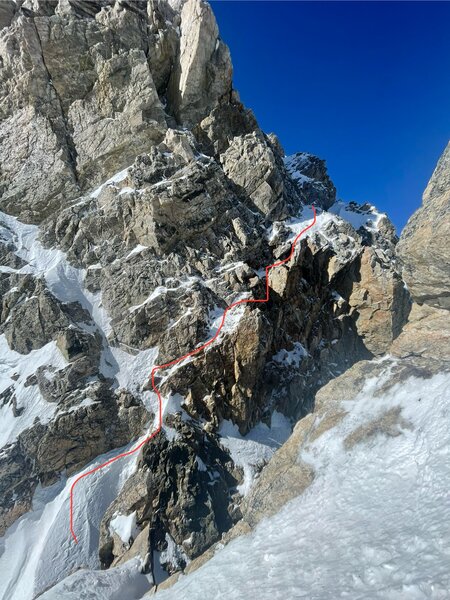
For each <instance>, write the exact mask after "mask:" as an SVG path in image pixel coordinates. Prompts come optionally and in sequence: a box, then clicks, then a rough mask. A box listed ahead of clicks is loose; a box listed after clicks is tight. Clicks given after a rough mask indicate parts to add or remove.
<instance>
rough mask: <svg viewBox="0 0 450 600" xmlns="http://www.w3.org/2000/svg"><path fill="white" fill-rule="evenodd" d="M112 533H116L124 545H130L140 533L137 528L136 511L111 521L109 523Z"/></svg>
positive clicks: (117, 516)
mask: <svg viewBox="0 0 450 600" xmlns="http://www.w3.org/2000/svg"><path fill="white" fill-rule="evenodd" d="M109 530H110V532H111V533H113V532H114V533H116V534H117V535H118V536H119V537H120V539H121V540H122V542H123V543H124V544H129V543H130V540H131V539H135V538H136V536H137V534H138V533H139V529H138V527H137V526H136V511H134V512H132V513H130V514H129V515H121V514H118V515H116V516H114V518H113V519H111V521H110V523H109Z"/></svg>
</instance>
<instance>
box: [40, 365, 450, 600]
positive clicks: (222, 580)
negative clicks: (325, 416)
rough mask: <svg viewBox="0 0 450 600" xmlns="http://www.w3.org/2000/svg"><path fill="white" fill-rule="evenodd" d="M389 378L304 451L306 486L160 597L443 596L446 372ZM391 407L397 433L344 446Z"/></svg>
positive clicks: (446, 574) (446, 581) (449, 549)
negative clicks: (311, 471)
mask: <svg viewBox="0 0 450 600" xmlns="http://www.w3.org/2000/svg"><path fill="white" fill-rule="evenodd" d="M387 377H388V368H387V369H386V377H385V378H384V379H383V378H380V379H378V380H375V379H374V380H370V381H367V383H366V385H365V387H364V389H363V391H362V392H361V393H360V394H359V395H358V396H357V397H356V398H355V399H354V400H352V401H351V402H347V403H344V407H345V409H346V410H347V411H348V413H347V415H346V417H345V418H344V419H343V421H342V422H341V423H340V424H339V425H338V426H336V427H335V428H333V429H331V430H330V431H329V432H327V433H325V434H323V435H322V436H321V437H320V438H318V440H317V441H316V442H315V443H313V444H311V445H309V446H308V447H306V448H304V449H303V450H302V458H303V460H305V461H307V462H309V463H310V464H313V465H314V467H315V469H316V473H317V475H316V479H315V481H314V483H313V484H312V485H311V487H310V488H309V489H308V490H307V491H306V492H305V493H304V494H303V495H302V496H300V497H298V498H296V499H295V500H293V501H291V502H290V503H289V504H288V505H286V506H285V507H284V508H283V509H282V510H281V511H280V512H279V513H278V514H277V515H275V516H274V517H271V518H269V519H266V520H264V521H262V522H261V523H260V524H259V525H258V527H257V528H256V530H255V531H254V532H253V533H251V534H249V535H247V536H244V537H241V538H239V539H237V540H234V541H233V542H231V543H230V544H229V545H228V546H226V547H225V548H223V549H222V550H219V551H217V552H216V555H215V556H214V558H212V559H211V560H210V561H208V562H207V563H206V564H205V565H204V566H203V567H201V568H200V569H199V570H198V571H196V572H195V573H193V574H191V575H188V576H182V578H181V579H180V580H179V581H178V582H177V583H176V584H175V586H174V587H173V588H172V589H170V590H167V591H160V592H158V593H157V597H158V598H160V599H161V600H185V599H186V600H196V599H198V600H213V599H217V600H219V599H221V598H250V597H258V598H261V599H262V600H274V599H276V598H279V599H280V600H285V599H286V598H305V599H308V600H312V599H317V600H318V599H324V600H325V599H335V598H341V597H342V598H352V599H356V598H360V599H363V598H364V599H367V600H368V599H375V598H376V599H380V600H381V599H383V600H396V599H399V598H402V599H408V600H409V599H414V600H422V599H424V598H433V599H446V598H448V590H449V589H450V570H449V564H450V498H449V489H450V461H449V448H450V421H449V419H448V407H449V401H450V397H449V389H450V375H448V374H446V375H443V374H442V375H436V376H434V377H433V378H432V379H430V380H421V379H418V378H410V379H408V380H407V381H405V382H404V383H403V384H400V385H396V386H394V387H393V388H391V389H390V390H389V391H388V392H386V393H383V394H380V388H381V387H382V385H383V383H385V381H386V378H387ZM396 407H401V410H402V412H401V414H402V417H403V419H404V426H403V427H402V428H401V430H400V431H399V432H397V433H398V434H396V435H392V436H388V437H386V436H385V435H383V434H381V433H380V434H379V435H373V436H371V437H369V438H368V439H367V440H365V441H364V442H362V443H359V444H356V445H355V446H354V447H353V448H352V449H349V450H345V449H344V446H343V440H344V439H345V438H346V436H347V435H348V434H349V433H351V432H352V431H354V430H355V428H356V427H358V426H363V425H364V424H366V423H368V422H369V421H370V420H371V419H373V418H374V417H376V416H377V415H378V414H380V412H383V411H385V410H386V409H390V408H396ZM115 577H116V575H115V571H114V569H113V570H112V571H111V573H110V574H109V576H107V575H106V574H105V573H97V575H96V576H94V575H93V574H92V573H86V572H83V571H80V572H79V573H76V574H74V575H72V576H71V577H70V578H68V579H67V580H66V581H64V582H63V583H61V584H59V585H58V586H56V587H55V588H54V589H53V590H52V591H50V592H48V593H47V594H44V595H43V596H42V600H59V599H61V600H75V599H76V598H80V597H81V594H82V593H87V592H88V591H89V590H90V592H89V593H90V595H89V598H92V600H94V599H99V600H100V599H102V600H103V599H104V598H105V599H106V597H107V596H106V594H105V593H104V592H103V591H102V590H101V589H99V590H98V592H97V591H93V584H95V585H99V586H100V585H102V584H103V582H104V581H105V578H106V580H108V581H109V580H111V581H114V578H115ZM108 585H110V584H108ZM107 589H109V588H107ZM110 597H114V598H115V597H116V596H110ZM129 597H130V598H134V597H135V596H134V595H133V594H131V595H130V596H129Z"/></svg>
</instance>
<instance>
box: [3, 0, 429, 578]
mask: <svg viewBox="0 0 450 600" xmlns="http://www.w3.org/2000/svg"><path fill="white" fill-rule="evenodd" d="M0 24H1V26H2V27H3V28H2V29H1V31H0V56H1V59H2V61H0V64H1V69H0V98H1V103H0V144H1V152H0V174H1V180H0V208H1V209H2V211H4V212H2V213H1V214H0V271H1V272H0V341H1V343H2V344H4V345H5V347H7V348H9V351H10V353H11V357H12V358H11V363H12V364H14V367H11V368H9V366H8V368H7V369H6V371H5V380H4V381H3V380H2V387H1V392H0V408H1V409H2V410H4V411H5V414H6V416H7V417H8V419H10V420H11V421H12V422H13V427H12V431H11V432H10V433H11V435H10V436H9V437H8V438H7V439H8V441H7V443H5V446H4V448H3V453H2V454H1V456H0V492H1V497H2V500H1V503H0V532H3V531H4V530H5V528H7V527H8V526H9V525H11V524H12V523H13V522H14V521H15V520H16V519H17V518H19V517H20V516H21V515H22V514H23V513H25V512H26V511H28V510H29V509H30V507H31V502H32V498H33V494H34V491H35V489H36V486H37V485H38V484H41V485H43V486H46V485H50V484H52V483H54V482H55V481H57V480H58V478H60V477H61V476H63V475H64V474H72V473H76V472H78V471H79V470H80V469H81V468H82V467H84V466H85V465H86V464H87V463H88V462H89V461H91V460H93V459H94V458H95V457H98V456H99V455H100V454H102V453H104V452H107V451H109V450H111V449H113V448H118V447H120V446H123V445H125V444H128V443H130V442H131V441H132V440H133V439H135V438H137V437H138V436H140V435H142V434H144V433H145V432H149V431H150V430H151V428H155V427H156V426H157V425H158V420H157V419H155V418H154V415H152V413H151V411H152V410H154V409H156V408H157V405H156V398H155V397H154V395H153V394H152V392H151V389H152V388H151V384H150V382H149V381H148V374H149V373H150V371H151V367H152V365H153V363H154V364H163V363H167V362H171V361H173V360H174V359H177V358H178V357H180V356H182V355H185V354H186V353H187V352H190V351H191V350H193V349H194V348H196V347H199V346H200V345H202V344H204V343H205V342H206V341H207V340H209V339H211V338H212V337H213V336H214V335H215V333H216V332H217V329H218V327H219V325H220V323H221V318H222V314H223V311H224V310H225V308H226V307H227V306H229V305H230V304H231V303H234V302H236V301H238V300H244V299H247V300H261V299H263V298H264V297H265V294H266V279H265V271H264V267H265V266H266V265H270V264H273V263H275V262H279V261H283V259H284V258H286V257H287V256H288V255H289V252H290V248H291V244H292V241H293V239H294V238H295V236H296V235H297V234H298V232H299V231H300V230H301V229H302V228H304V227H305V226H306V225H307V224H309V223H310V222H311V220H312V212H311V210H310V209H309V208H308V206H309V205H310V204H312V203H314V205H315V206H316V208H317V212H318V218H317V225H316V226H315V228H314V229H312V230H310V231H309V232H308V236H305V238H306V239H302V240H301V242H299V243H298V244H297V248H296V250H295V253H294V254H293V255H292V256H291V257H290V259H289V261H287V262H286V263H285V264H283V265H282V266H279V267H278V268H277V269H274V270H272V271H271V273H270V277H269V281H268V288H269V292H270V294H269V296H270V298H269V301H268V302H267V303H254V304H247V305H241V306H239V307H236V308H235V309H233V311H230V313H229V315H228V318H227V321H226V323H225V326H224V328H223V329H222V331H221V333H220V335H218V337H217V339H216V340H215V342H214V344H211V345H210V346H208V349H207V351H205V352H201V353H199V354H197V355H195V356H192V357H190V359H189V360H185V361H184V362H183V363H180V364H178V365H176V366H175V368H171V369H162V370H160V371H158V376H159V377H158V386H159V389H160V390H161V393H162V395H163V397H164V400H167V406H166V404H164V406H165V409H164V410H165V412H164V415H163V416H164V419H163V423H162V426H163V427H162V430H161V431H160V432H159V433H158V435H157V436H156V437H155V438H153V439H152V440H151V441H150V442H149V443H148V444H146V445H145V446H144V448H143V449H142V451H141V453H140V455H139V461H138V465H137V468H136V471H135V472H134V474H133V475H132V476H131V478H130V479H129V480H128V481H127V482H126V484H125V485H124V487H123V490H122V492H121V493H120V494H119V496H118V497H117V498H116V499H115V500H114V502H113V503H112V504H111V506H110V507H109V508H108V510H107V511H106V513H105V515H104V518H103V520H102V524H101V528H100V529H101V531H100V541H99V555H100V559H101V562H102V565H103V566H104V567H105V568H106V567H109V566H111V565H117V564H121V563H123V562H126V561H127V560H128V559H129V558H132V557H136V556H140V557H141V559H142V565H143V567H142V568H143V569H144V570H145V571H146V572H149V573H150V572H153V571H155V572H156V571H157V568H158V565H156V564H155V561H156V560H158V557H159V560H160V564H161V565H162V566H163V567H164V568H165V569H166V570H167V571H168V572H169V573H172V572H175V571H177V570H179V569H182V568H184V567H185V566H186V565H187V564H188V562H189V561H190V560H192V561H193V563H192V564H199V562H196V563H194V561H201V560H202V556H204V553H205V552H206V551H208V548H211V547H212V545H213V544H214V543H215V542H217V541H218V540H220V539H222V537H223V536H224V535H227V533H226V532H227V531H228V530H230V529H231V531H234V532H236V531H242V529H241V530H240V529H239V527H240V526H241V527H243V528H244V529H245V530H248V528H249V527H250V526H253V524H254V523H256V522H257V521H258V520H259V519H260V518H261V517H262V516H263V515H264V514H265V510H266V505H267V506H269V505H270V507H271V509H270V510H276V508H277V507H279V506H280V505H281V504H282V502H284V501H285V500H286V499H288V498H289V495H290V494H291V493H292V491H293V490H297V493H300V491H301V490H302V489H304V488H306V487H307V486H308V485H309V484H310V482H311V481H312V479H313V477H314V473H313V472H312V470H310V469H309V468H307V467H306V466H305V465H299V464H297V463H296V462H295V456H294V455H295V448H296V444H297V443H300V442H299V440H300V439H301V438H302V436H303V435H306V434H305V431H304V429H302V428H304V427H306V426H307V424H308V422H310V421H308V419H311V417H310V416H306V417H305V419H303V420H302V421H301V422H300V426H297V429H296V430H295V433H294V438H295V440H297V441H294V442H291V443H290V446H289V445H288V446H286V447H285V448H284V450H282V451H280V453H279V454H278V455H277V456H278V458H277V459H275V460H276V461H277V460H278V461H281V462H280V464H282V462H283V461H287V462H289V466H288V468H287V470H286V474H285V476H283V477H282V478H281V480H280V491H279V496H278V497H277V498H275V497H273V498H272V492H273V488H274V486H275V483H274V479H273V478H274V474H275V472H276V470H277V467H276V464H278V463H276V464H275V463H274V465H275V466H273V465H272V466H270V465H269V467H268V469H267V470H266V471H263V474H262V475H261V483H260V485H259V487H258V488H255V491H254V492H252V495H251V496H250V497H249V498H248V499H247V500H245V501H243V498H242V495H241V493H239V492H238V488H237V486H239V485H240V484H241V483H242V482H243V480H244V473H243V471H242V468H241V467H239V466H238V462H239V461H238V459H237V458H236V456H233V453H232V452H231V453H230V451H229V450H227V449H226V448H225V444H224V441H223V439H222V437H221V433H220V431H221V427H222V426H223V425H224V422H225V421H229V422H230V423H228V425H231V426H235V427H236V430H239V432H240V434H241V435H246V434H247V433H248V432H249V430H251V429H252V427H253V426H255V425H257V424H261V422H263V423H267V424H270V423H271V419H272V416H273V415H274V413H275V411H278V412H281V413H283V415H285V416H286V417H287V418H288V419H290V420H291V421H292V423H294V422H295V421H296V420H297V419H299V418H300V417H304V416H305V415H308V414H309V413H310V412H311V411H312V410H313V409H314V406H315V403H316V404H317V403H318V402H319V400H318V398H319V399H320V397H319V396H318V395H317V394H316V393H317V391H318V390H319V388H322V387H323V386H324V385H325V384H327V382H329V381H330V380H333V379H335V378H336V377H337V376H339V375H341V374H342V373H345V372H346V371H348V369H350V368H351V367H352V365H353V364H354V363H355V362H357V361H360V360H361V359H370V358H372V357H373V356H374V355H375V356H381V355H382V354H383V353H385V352H386V351H387V350H388V349H389V347H390V345H391V343H392V341H393V340H395V343H396V344H397V346H396V348H397V350H396V352H397V351H398V352H399V353H402V352H404V344H407V343H408V341H407V337H406V338H405V337H404V336H405V335H406V336H407V335H408V334H407V333H406V332H407V331H408V329H407V328H405V329H404V331H403V333H402V334H401V335H400V336H399V334H400V332H401V330H402V327H403V325H404V323H405V322H406V320H407V317H408V312H409V309H410V299H409V295H408V292H407V291H406V290H405V287H404V285H403V282H402V280H401V277H400V275H399V272H398V271H399V269H398V267H397V263H396V260H395V244H396V242H397V240H396V237H395V232H394V231H393V227H392V225H391V224H390V222H389V221H388V219H387V218H384V219H383V218H382V219H379V220H378V221H377V220H376V219H375V217H374V214H375V212H374V211H375V209H373V207H367V206H362V207H358V206H356V205H349V207H347V209H346V210H347V212H348V213H349V214H350V215H351V216H352V217H354V222H355V223H360V225H358V224H355V225H351V224H350V222H347V221H346V220H345V218H341V217H339V210H340V208H342V207H340V208H339V207H338V208H339V210H338V209H337V208H336V204H339V203H336V204H335V200H336V190H335V188H334V185H333V183H332V182H331V180H330V178H329V176H328V174H327V171H326V167H325V163H324V161H323V160H321V159H319V158H317V157H314V156H312V155H309V154H306V153H298V154H296V155H294V156H293V157H287V158H286V157H285V156H284V151H283V149H282V147H281V144H280V142H279V141H278V139H277V138H276V136H275V135H273V134H270V135H266V134H265V133H264V132H262V131H261V130H260V128H259V127H258V124H257V122H256V119H255V117H254V115H253V114H252V112H251V111H250V110H248V109H246V108H245V107H244V106H243V105H242V104H241V103H240V101H239V98H238V95H237V93H236V91H235V90H233V89H232V85H231V62H230V57H229V54H228V50H227V48H226V46H225V45H224V44H223V42H222V41H221V40H220V38H219V36H218V31H217V25H216V23H215V20H214V16H213V13H212V11H211V8H210V7H209V5H207V4H206V3H205V2H203V1H201V0H186V1H185V2H183V1H180V2H178V1H170V2H169V1H166V0H149V1H148V2H147V1H144V0H142V1H138V2H127V1H125V0H117V1H115V0H95V1H87V0H55V1H52V2H41V1H40V0H27V1H26V2H23V3H17V4H14V6H13V5H11V4H8V3H4V5H2V7H1V9H0ZM94 188H96V189H94ZM333 207H334V209H333ZM327 209H330V211H328V210H327ZM333 211H334V212H333ZM5 213H6V214H5ZM9 215H18V216H19V220H16V219H13V218H11V216H9ZM350 220H352V219H350ZM23 221H26V222H34V223H39V228H37V227H35V228H33V226H31V225H28V226H27V225H24V223H23ZM352 222H353V220H352ZM38 233H39V238H38V237H37V235H38ZM416 310H417V307H414V310H413V313H412V314H416V313H415V312H414V311H416ZM430 310H435V309H431V308H430ZM436 310H437V309H436ZM435 317H436V315H428V314H427V315H425V316H422V317H417V318H418V319H419V318H420V319H424V320H426V321H427V323H428V326H427V327H429V329H430V330H433V331H435V333H436V335H437V329H436V327H437V325H436V323H437V322H438V320H439V319H437V317H436V318H435ZM411 318H412V317H411ZM414 318H416V317H414ZM436 319H437V320H436ZM407 327H409V328H414V325H413V321H410V323H409V324H408V326H407ZM410 331H412V329H410ZM405 340H406V341H405ZM49 348H51V352H50V350H49ZM40 352H42V354H43V353H45V352H49V353H51V354H52V357H51V360H50V358H47V357H43V356H42V354H39V353H40ZM24 356H26V357H29V358H30V364H31V365H32V367H29V368H28V366H26V367H24V364H25V363H24V361H23V357H24ZM36 357H38V359H37V358H36ZM33 361H36V362H33ZM368 364H370V363H368ZM16 366H17V370H16ZM427 368H428V367H427ZM146 378H147V380H146ZM352 385H353V384H352ZM319 404H320V402H319ZM174 405H175V407H176V408H175V409H174V408H173V406H174ZM36 406H39V407H40V409H41V410H40V412H38V414H36V418H35V413H33V410H37V409H36ZM317 410H320V407H319V408H318V409H317ZM397 416H398V415H397ZM395 418H396V416H395V415H390V416H388V417H387V418H386V420H385V421H383V422H382V424H381V425H376V427H384V426H385V425H386V423H388V422H389V423H391V424H392V423H393V422H394V421H395ZM302 423H303V425H301V424H302ZM376 427H375V428H376ZM386 427H387V425H386ZM13 434H14V435H13ZM358 436H359V437H358ZM358 436H357V437H358V440H359V439H360V437H361V435H360V432H359V433H358ZM264 460H266V459H264ZM292 480H295V483H293V484H292V486H291V485H290V483H289V482H290V481H292ZM290 488H292V489H290ZM266 498H267V500H266ZM92 501H93V502H94V500H93V499H92ZM250 505H253V506H254V511H255V512H254V514H250V513H249V510H250V508H249V507H250ZM243 511H244V513H245V515H246V516H245V518H246V519H247V520H246V521H245V525H242V523H243V521H241V522H240V525H239V524H238V525H236V526H235V525H234V524H235V523H236V521H237V520H239V519H240V518H241V516H242V514H243ZM120 516H123V517H124V518H132V519H134V520H135V527H134V529H133V532H132V535H130V538H129V539H126V540H124V539H122V538H121V536H120V535H119V533H118V531H117V530H116V529H115V528H114V523H115V519H116V518H117V517H120ZM229 535H230V536H232V535H234V534H229ZM227 539H228V538H227ZM80 566H81V565H80ZM188 568H189V567H188Z"/></svg>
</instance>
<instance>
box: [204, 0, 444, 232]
mask: <svg viewBox="0 0 450 600" xmlns="http://www.w3.org/2000/svg"><path fill="white" fill-rule="evenodd" d="M211 4H212V7H213V10H214V12H215V15H216V18H217V20H218V23H219V28H220V32H221V37H222V38H223V39H224V40H225V42H226V43H227V44H228V45H229V47H230V49H231V56H232V59H233V65H234V84H235V87H236V88H237V90H238V91H239V93H240V96H241V99H242V101H243V102H244V104H245V105H246V106H248V107H250V108H252V109H253V110H254V112H255V114H256V117H257V119H258V121H259V124H260V126H261V127H262V128H263V129H264V131H266V132H271V131H273V132H275V133H276V134H277V135H278V137H279V138H280V140H281V143H282V144H283V146H284V148H285V150H286V153H287V154H290V153H293V152H296V151H307V152H312V153H313V154H317V155H318V156H320V157H322V158H325V159H326V160H327V164H328V169H329V172H330V174H331V177H332V179H333V181H334V183H335V184H336V187H337V190H338V196H339V197H340V198H342V199H344V200H355V201H357V202H360V203H362V202H366V201H367V202H371V203H372V204H375V205H376V206H377V207H378V208H379V209H381V210H383V211H387V212H388V214H389V216H390V217H391V219H392V220H393V222H394V224H395V225H396V226H397V228H398V229H401V228H402V227H403V226H404V224H405V223H406V221H407V219H408V218H409V216H410V215H411V214H412V213H413V212H414V210H415V209H416V208H417V207H418V206H419V205H420V202H421V195H422V192H423V190H424V188H425V186H426V183H427V181H428V179H429V177H430V175H431V173H432V172H433V169H434V167H435V164H436V162H437V159H438V158H439V156H440V154H441V153H442V151H443V149H444V148H445V145H446V143H447V141H448V140H449V138H450V2H430V1H428V2H295V1H292V2H283V1H277V0H273V1H265V2H263V1H242V0H238V1H226V0H222V1H212V2H211Z"/></svg>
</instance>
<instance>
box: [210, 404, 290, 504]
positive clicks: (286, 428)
mask: <svg viewBox="0 0 450 600" xmlns="http://www.w3.org/2000/svg"><path fill="white" fill-rule="evenodd" d="M291 431H292V426H291V423H290V421H289V419H287V418H286V417H285V416H284V415H282V414H281V413H278V412H276V411H275V412H274V413H273V415H272V419H271V423H270V427H268V426H267V425H266V424H264V423H258V425H256V426H255V427H254V428H253V429H251V430H250V431H249V432H248V433H247V435H245V436H242V435H241V434H240V433H239V429H238V427H237V425H233V423H231V421H224V422H223V423H222V425H221V427H220V431H219V433H220V436H221V439H220V443H221V444H222V446H225V448H227V449H228V450H229V451H230V454H231V458H232V459H233V461H234V462H235V464H237V465H239V466H240V467H242V468H243V470H244V481H243V483H242V484H241V485H239V486H238V491H239V492H240V493H241V494H242V495H244V496H245V495H246V494H248V492H249V491H250V489H251V487H252V485H253V483H254V480H255V476H256V474H257V473H258V471H260V470H261V467H263V466H264V465H265V464H266V463H267V462H269V460H270V459H271V458H272V456H273V454H274V453H275V450H277V449H278V448H279V447H280V446H281V445H282V444H283V443H284V442H285V441H286V440H287V438H288V437H289V436H290V434H291Z"/></svg>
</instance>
